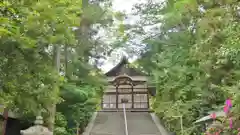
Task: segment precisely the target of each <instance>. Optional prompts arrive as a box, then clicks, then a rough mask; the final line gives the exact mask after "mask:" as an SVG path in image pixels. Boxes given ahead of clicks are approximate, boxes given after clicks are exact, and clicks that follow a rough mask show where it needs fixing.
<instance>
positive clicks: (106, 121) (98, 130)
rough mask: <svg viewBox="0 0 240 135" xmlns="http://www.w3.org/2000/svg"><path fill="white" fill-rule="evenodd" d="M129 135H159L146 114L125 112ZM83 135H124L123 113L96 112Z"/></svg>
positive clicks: (150, 117) (150, 118)
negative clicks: (89, 126)
mask: <svg viewBox="0 0 240 135" xmlns="http://www.w3.org/2000/svg"><path fill="white" fill-rule="evenodd" d="M126 117H127V122H128V134H129V135H165V134H161V133H160V130H159V128H158V127H157V126H156V124H155V122H154V121H153V119H152V116H151V115H150V113H148V112H126ZM91 125H92V126H91V128H88V130H89V131H87V132H86V131H85V133H84V134H83V135H125V125H124V115H123V112H98V113H96V116H95V119H94V120H93V121H92V124H91Z"/></svg>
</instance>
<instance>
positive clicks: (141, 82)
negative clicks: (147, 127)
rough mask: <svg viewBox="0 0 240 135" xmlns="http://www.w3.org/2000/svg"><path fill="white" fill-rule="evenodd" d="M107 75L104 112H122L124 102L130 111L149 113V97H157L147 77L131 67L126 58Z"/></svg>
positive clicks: (103, 100) (103, 99) (103, 102)
mask: <svg viewBox="0 0 240 135" xmlns="http://www.w3.org/2000/svg"><path fill="white" fill-rule="evenodd" d="M105 75H106V76H107V81H108V85H107V86H106V89H105V92H104V95H103V98H102V111H121V110H122V109H123V102H124V103H125V108H126V110H128V111H149V96H154V95H155V90H154V87H149V86H148V84H147V75H145V74H144V73H142V72H140V71H138V70H137V69H135V68H133V67H130V65H129V62H128V60H127V58H126V57H123V58H122V59H121V61H120V62H119V63H118V64H117V65H116V66H115V67H114V68H112V69H111V70H110V71H109V72H107V73H106V74H105ZM149 93H151V94H149Z"/></svg>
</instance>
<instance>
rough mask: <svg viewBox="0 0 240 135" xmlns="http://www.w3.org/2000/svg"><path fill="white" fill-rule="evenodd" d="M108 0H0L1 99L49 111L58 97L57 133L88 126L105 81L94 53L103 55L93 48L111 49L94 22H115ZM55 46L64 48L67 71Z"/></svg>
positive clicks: (28, 110) (24, 109) (28, 111)
mask: <svg viewBox="0 0 240 135" xmlns="http://www.w3.org/2000/svg"><path fill="white" fill-rule="evenodd" d="M82 2H83V3H82ZM86 2H87V4H86ZM105 2H106V1H101V2H98V1H95V2H93V3H90V2H89V1H88V0H83V1H82V0H74V1H72V0H50V1H49V0H41V1H38V0H33V1H29V0H24V1H11V0H9V1H3V2H1V3H0V6H1V10H0V15H1V18H0V22H1V24H0V37H1V39H0V44H1V46H0V52H1V53H0V72H1V73H0V83H1V85H0V91H1V92H0V103H1V104H4V105H5V106H6V107H8V108H9V109H10V110H12V111H15V112H17V113H19V114H21V115H20V116H22V117H32V116H36V115H38V113H39V112H40V111H41V112H42V115H44V116H50V115H49V112H50V110H49V106H50V105H52V104H53V105H54V104H56V103H58V105H57V113H56V127H55V132H56V134H64V135H67V134H70V133H71V132H70V129H71V128H73V127H74V128H75V127H76V123H78V124H80V126H81V128H84V127H85V126H86V124H87V122H88V120H89V118H90V117H91V113H92V112H94V110H95V108H96V106H97V103H98V100H99V95H101V93H102V90H101V89H100V87H101V86H102V84H104V81H102V79H101V78H102V76H101V74H99V73H98V72H99V71H98V69H96V68H95V67H93V66H92V65H90V64H89V61H90V60H89V58H91V59H92V58H95V57H96V58H98V53H93V51H96V52H102V51H107V50H105V48H104V46H103V44H101V45H97V44H98V43H99V42H97V40H96V39H93V35H95V34H93V25H95V24H100V25H101V26H102V27H103V26H106V25H108V24H110V23H111V17H110V16H111V14H109V12H108V9H107V8H102V7H101V6H100V5H101V4H103V3H105ZM106 3H107V2H106ZM84 4H85V5H84ZM82 5H84V6H82ZM73 28H74V29H75V28H78V29H77V30H73ZM89 31H90V33H91V34H89V35H88V32H89ZM86 33H87V34H86ZM56 46H58V47H59V48H60V57H57V59H58V60H59V61H60V72H61V73H62V72H63V73H65V76H64V77H63V76H61V75H59V73H58V72H57V71H56V64H55V65H54V64H53V63H55V62H56V59H55V58H56V57H55V53H56V51H55V50H54V49H53V47H56ZM63 47H65V48H63ZM64 49H65V50H64ZM62 50H64V52H63V51H62ZM62 54H64V55H62ZM99 55H100V54H99ZM101 55H102V54H101ZM51 113H52V112H51ZM53 116H54V114H53ZM51 117H52V116H51Z"/></svg>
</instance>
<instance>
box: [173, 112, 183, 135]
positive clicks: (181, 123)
mask: <svg viewBox="0 0 240 135" xmlns="http://www.w3.org/2000/svg"><path fill="white" fill-rule="evenodd" d="M172 117H175V118H180V127H181V135H183V120H182V115H181V116H172Z"/></svg>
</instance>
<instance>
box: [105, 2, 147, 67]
mask: <svg viewBox="0 0 240 135" xmlns="http://www.w3.org/2000/svg"><path fill="white" fill-rule="evenodd" d="M146 1H147V0H113V3H112V5H113V7H112V8H113V10H114V11H116V12H118V11H119V12H124V13H125V14H126V15H127V16H128V19H127V20H125V21H126V22H127V23H130V24H134V23H135V22H136V21H137V20H138V19H139V18H138V17H137V16H130V14H131V13H132V8H133V7H134V5H135V4H138V3H142V2H146ZM110 59H111V58H110ZM129 61H130V62H131V60H129ZM116 64H117V63H112V62H110V60H109V62H106V63H105V64H104V65H103V66H102V70H103V71H104V72H107V71H109V70H110V69H111V68H113V67H114V66H115V65H116Z"/></svg>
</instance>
